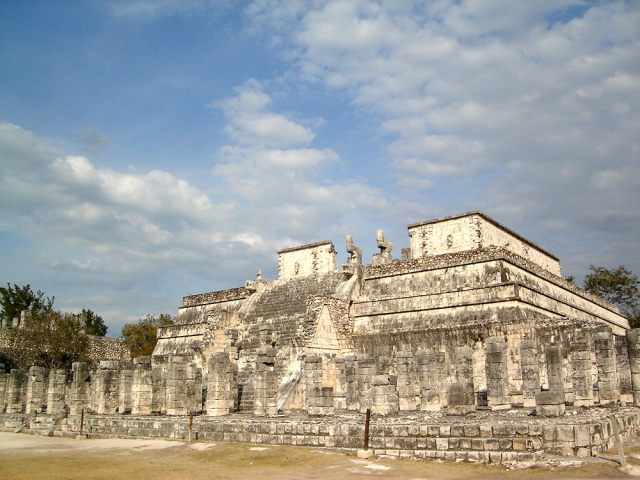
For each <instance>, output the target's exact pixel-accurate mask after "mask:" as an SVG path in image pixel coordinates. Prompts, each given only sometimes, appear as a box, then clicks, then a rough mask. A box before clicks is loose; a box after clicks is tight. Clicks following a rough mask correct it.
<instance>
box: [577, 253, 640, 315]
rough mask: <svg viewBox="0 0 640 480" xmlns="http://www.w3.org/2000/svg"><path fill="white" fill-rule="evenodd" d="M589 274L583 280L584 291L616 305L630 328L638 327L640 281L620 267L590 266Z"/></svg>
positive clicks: (622, 266)
mask: <svg viewBox="0 0 640 480" xmlns="http://www.w3.org/2000/svg"><path fill="white" fill-rule="evenodd" d="M589 268H590V269H591V273H589V274H588V275H587V276H586V277H585V279H584V289H585V290H586V291H587V292H590V293H593V294H594V295H598V296H599V297H602V298H604V299H605V300H607V301H608V302H610V303H613V304H614V305H616V306H617V307H618V308H619V309H620V312H621V313H622V314H623V315H624V316H625V317H627V318H628V319H629V324H630V325H631V327H632V328H637V327H640V289H639V287H640V281H639V280H638V277H637V276H636V275H635V274H633V273H632V272H631V271H630V270H628V269H627V268H625V267H624V265H620V266H619V267H618V268H614V269H611V270H609V269H607V268H603V267H594V266H593V265H590V266H589Z"/></svg>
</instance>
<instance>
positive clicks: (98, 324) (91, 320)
mask: <svg viewBox="0 0 640 480" xmlns="http://www.w3.org/2000/svg"><path fill="white" fill-rule="evenodd" d="M80 316H81V317H82V318H84V322H85V327H86V329H87V333H88V334H89V335H97V336H99V337H104V336H105V335H106V334H107V329H108V328H109V327H107V326H106V325H105V324H104V320H102V317H101V316H100V315H96V313H95V312H93V311H91V310H85V309H84V308H83V309H82V313H81V314H80Z"/></svg>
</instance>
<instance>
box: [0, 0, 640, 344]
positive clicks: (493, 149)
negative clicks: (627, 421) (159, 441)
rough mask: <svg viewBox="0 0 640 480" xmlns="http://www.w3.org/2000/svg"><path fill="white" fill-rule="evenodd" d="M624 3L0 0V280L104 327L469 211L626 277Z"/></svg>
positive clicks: (630, 223) (632, 62) (636, 91)
mask: <svg viewBox="0 0 640 480" xmlns="http://www.w3.org/2000/svg"><path fill="white" fill-rule="evenodd" d="M639 187H640V2H637V1H628V2H623V1H601V2H600V1H593V2H592V1H574V0H566V1H565V0H537V1H525V2H513V1H510V0H484V1H482V2H478V1H460V0H459V1H445V0H434V1H430V2H425V1H412V0H403V1H400V2H398V1H397V0H377V1H366V0H312V1H298V0H253V1H250V0H245V1H234V0H228V1H224V0H219V1H210V0H155V1H154V0H122V1H120V0H84V1H81V0H69V1H65V2H51V1H49V0H45V1H37V0H29V1H14V0H0V284H2V285H5V284H6V283H7V282H10V283H11V284H17V285H26V284H29V285H31V287H32V289H33V290H34V291H36V290H41V291H43V292H44V293H45V295H47V296H55V304H54V307H56V308H58V309H61V310H66V311H75V312H78V311H80V310H81V309H82V308H87V309H91V310H93V311H94V312H96V313H97V314H99V315H101V316H102V317H103V318H104V320H105V323H106V324H107V325H108V327H109V331H108V335H109V336H118V335H119V334H120V329H121V327H122V325H123V324H125V323H129V322H135V321H137V320H138V319H139V318H142V317H144V316H145V315H146V314H159V313H163V312H164V313H170V314H173V315H175V314H176V313H177V308H178V306H179V305H180V303H181V300H182V297H183V296H185V295H188V294H196V293H204V292H210V291H214V290H220V289H225V288H233V287H237V286H242V285H244V282H245V281H246V280H250V279H254V278H255V275H256V270H257V269H261V270H262V273H263V277H264V278H265V279H267V280H271V279H274V278H276V277H277V272H276V270H275V268H276V267H277V262H278V255H277V253H276V252H277V250H278V249H282V248H287V247H292V246H297V245H303V244H307V243H313V242H318V241H323V240H327V239H329V240H332V241H333V242H334V245H335V246H336V250H337V257H336V263H337V265H340V264H341V263H344V262H345V261H346V259H347V257H348V255H347V253H346V251H345V236H346V235H347V234H351V235H353V237H354V241H355V244H356V245H358V246H360V247H362V248H363V250H364V259H365V260H366V261H370V260H369V259H370V258H371V255H372V254H373V253H375V252H376V251H377V249H376V245H375V235H376V229H378V228H382V229H384V231H385V236H386V238H387V240H388V241H391V242H393V243H394V251H393V255H394V256H395V258H399V257H400V249H401V248H403V247H407V246H408V245H409V239H408V236H407V230H406V226H407V225H408V224H409V223H413V222H419V221H424V220H430V219H435V218H439V217H442V216H447V215H452V214H457V213H463V212H467V211H472V210H481V211H483V212H484V213H486V214H487V215H489V216H491V217H492V218H494V219H495V220H497V221H498V222H500V223H502V224H504V225H506V226H507V227H509V228H511V229H512V230H514V231H516V232H518V233H519V234H521V235H523V236H524V237H526V238H528V239H529V240H531V241H533V242H535V243H536V244H538V245H539V246H541V247H542V248H544V249H546V250H548V251H550V252H551V253H553V254H554V255H556V256H557V257H559V258H560V260H561V265H562V272H563V275H565V276H575V277H576V279H577V283H578V284H581V282H582V278H583V277H584V275H585V274H586V273H588V271H589V265H596V266H602V267H606V268H615V267H617V266H618V265H625V266H626V267H627V268H629V269H630V270H631V271H633V272H634V273H636V274H640V193H639V191H640V188H639Z"/></svg>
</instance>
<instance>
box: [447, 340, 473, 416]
mask: <svg viewBox="0 0 640 480" xmlns="http://www.w3.org/2000/svg"><path fill="white" fill-rule="evenodd" d="M454 369H455V377H456V381H455V382H454V383H451V384H449V385H448V386H447V413H450V414H454V415H466V414H468V413H471V412H472V411H474V410H475V408H476V402H475V395H474V391H473V348H472V347H456V348H455V351H454Z"/></svg>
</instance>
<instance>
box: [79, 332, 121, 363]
mask: <svg viewBox="0 0 640 480" xmlns="http://www.w3.org/2000/svg"><path fill="white" fill-rule="evenodd" d="M88 337H89V342H88V345H87V362H88V363H89V365H91V366H98V365H99V364H100V361H102V360H115V361H118V362H122V363H123V364H126V363H129V364H130V363H131V352H130V351H129V348H128V347H127V346H126V345H125V344H124V342H123V341H122V339H120V338H111V337H99V336H96V335H89V336H88Z"/></svg>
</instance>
